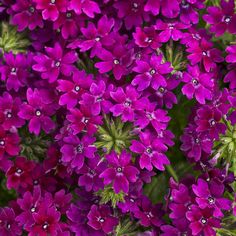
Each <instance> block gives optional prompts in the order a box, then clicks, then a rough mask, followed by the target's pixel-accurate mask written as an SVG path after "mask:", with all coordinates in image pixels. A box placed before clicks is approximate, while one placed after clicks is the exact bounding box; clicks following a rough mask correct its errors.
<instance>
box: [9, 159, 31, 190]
mask: <svg viewBox="0 0 236 236" xmlns="http://www.w3.org/2000/svg"><path fill="white" fill-rule="evenodd" d="M34 168H35V163H34V162H33V161H28V160H26V158H24V157H17V158H16V159H15V163H14V166H12V167H11V168H10V169H8V171H7V173H6V176H7V188H8V189H11V188H14V189H17V188H18V187H23V188H27V187H28V186H30V185H32V184H33V180H32V176H31V175H32V171H33V169H34Z"/></svg>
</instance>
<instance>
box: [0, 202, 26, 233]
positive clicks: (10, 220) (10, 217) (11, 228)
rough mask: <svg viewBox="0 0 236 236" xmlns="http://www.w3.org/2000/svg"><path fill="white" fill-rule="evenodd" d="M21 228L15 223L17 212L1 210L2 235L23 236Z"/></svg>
mask: <svg viewBox="0 0 236 236" xmlns="http://www.w3.org/2000/svg"><path fill="white" fill-rule="evenodd" d="M21 234H22V230H21V227H20V226H19V225H18V224H17V222H16V221H15V212H14V210H13V209H12V208H9V207H4V208H0V235H1V236H15V235H21Z"/></svg>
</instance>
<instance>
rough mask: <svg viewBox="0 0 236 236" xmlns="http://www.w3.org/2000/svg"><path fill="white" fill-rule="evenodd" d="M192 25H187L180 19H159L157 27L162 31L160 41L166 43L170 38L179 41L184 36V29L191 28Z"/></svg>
mask: <svg viewBox="0 0 236 236" xmlns="http://www.w3.org/2000/svg"><path fill="white" fill-rule="evenodd" d="M189 27H190V25H185V24H183V23H181V22H178V21H176V22H175V21H170V22H163V21H162V20H159V19H158V20H157V22H156V25H155V28H156V29H157V30H160V31H162V32H161V33H160V34H159V35H158V36H159V40H160V42H163V43H166V42H167V41H169V40H170V39H173V40H174V41H178V40H180V39H181V38H182V37H183V33H182V30H184V29H187V28H189Z"/></svg>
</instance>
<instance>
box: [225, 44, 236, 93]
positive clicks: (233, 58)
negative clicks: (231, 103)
mask: <svg viewBox="0 0 236 236" xmlns="http://www.w3.org/2000/svg"><path fill="white" fill-rule="evenodd" d="M226 52H227V53H228V56H226V58H225V60H226V62H228V63H233V64H229V65H228V69H229V72H228V73H227V74H226V76H225V78H224V82H225V83H227V82H229V83H230V86H229V87H230V89H234V88H236V79H235V78H236V46H235V45H232V46H228V47H227V48H226Z"/></svg>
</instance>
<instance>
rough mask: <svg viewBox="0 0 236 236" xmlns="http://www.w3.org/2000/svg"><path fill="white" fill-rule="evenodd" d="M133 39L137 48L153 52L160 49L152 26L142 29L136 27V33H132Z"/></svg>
mask: <svg viewBox="0 0 236 236" xmlns="http://www.w3.org/2000/svg"><path fill="white" fill-rule="evenodd" d="M133 37H134V40H135V43H136V44H137V45H138V46H139V47H142V48H146V47H150V48H152V49H154V50H155V49H157V48H159V47H160V41H159V36H158V34H157V33H156V30H155V28H154V27H153V26H152V27H144V28H143V29H141V28H140V27H137V28H136V32H135V33H133Z"/></svg>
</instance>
